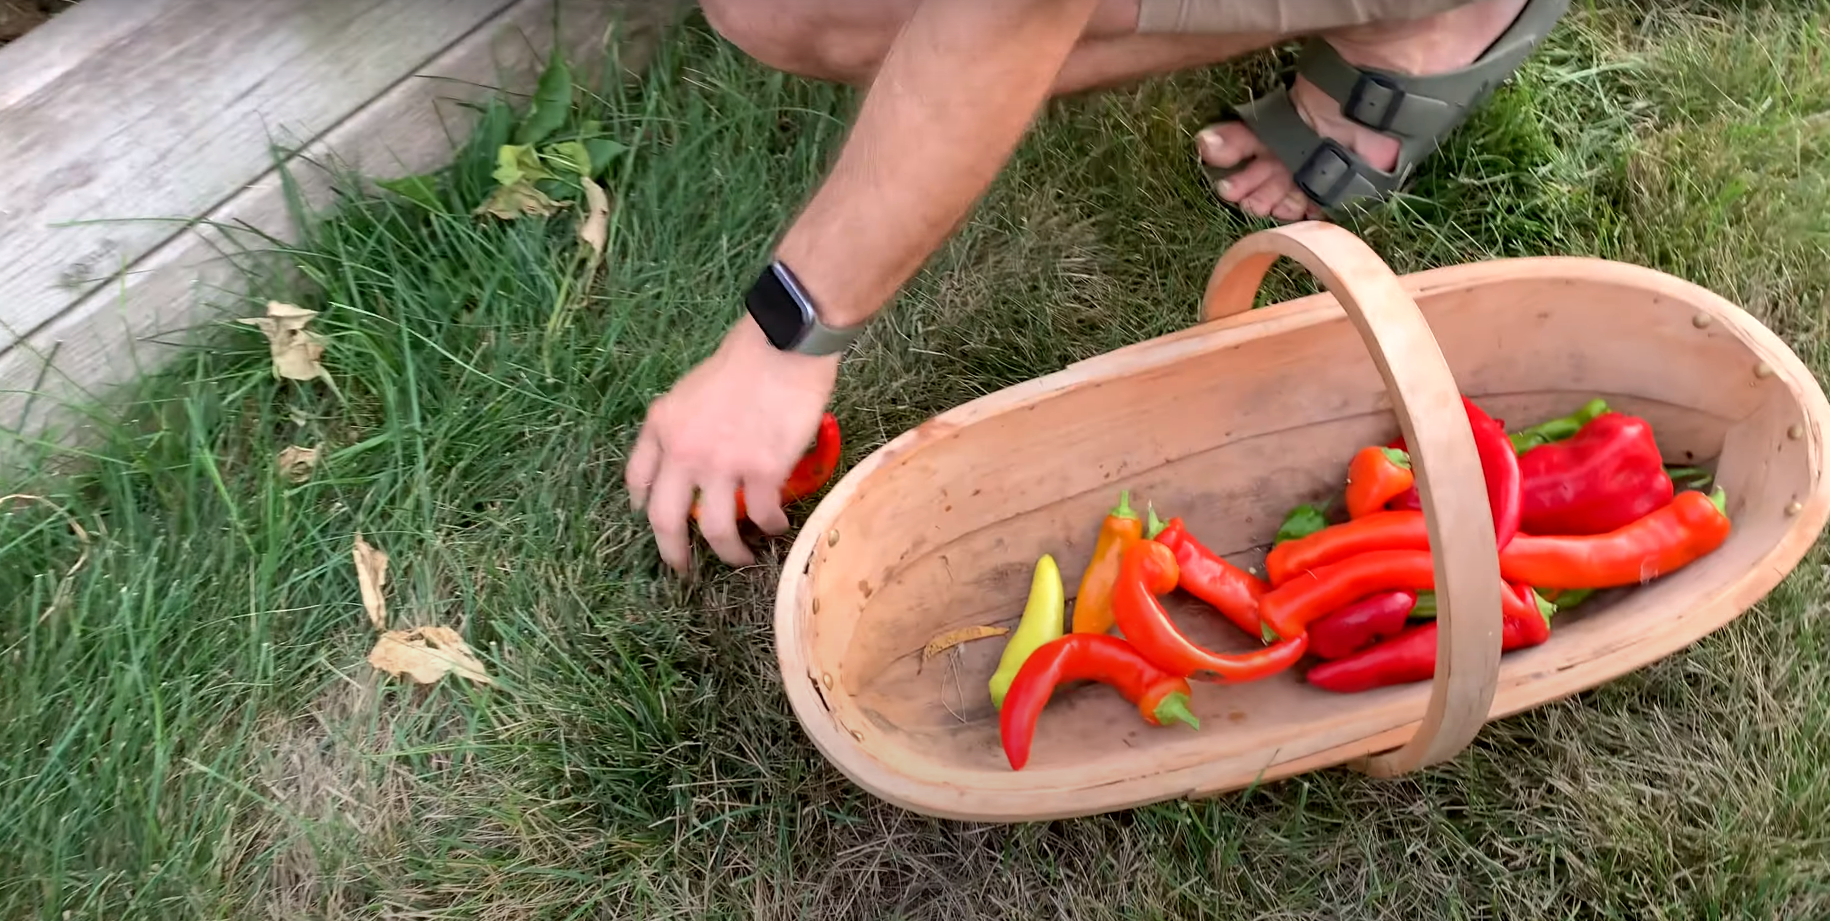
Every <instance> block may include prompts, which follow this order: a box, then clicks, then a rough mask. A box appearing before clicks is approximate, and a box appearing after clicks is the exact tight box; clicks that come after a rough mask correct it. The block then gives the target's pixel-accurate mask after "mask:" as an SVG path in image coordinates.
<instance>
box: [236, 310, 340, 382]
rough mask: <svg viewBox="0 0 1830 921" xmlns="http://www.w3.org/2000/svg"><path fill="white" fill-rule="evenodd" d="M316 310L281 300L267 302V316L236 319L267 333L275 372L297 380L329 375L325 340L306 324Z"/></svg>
mask: <svg viewBox="0 0 1830 921" xmlns="http://www.w3.org/2000/svg"><path fill="white" fill-rule="evenodd" d="M317 315H318V312H317V311H315V310H306V309H305V308H303V307H298V306H295V305H293V304H283V303H281V302H279V301H268V302H267V315H266V316H264V317H242V318H241V319H240V320H238V321H236V322H239V323H246V324H247V325H249V326H253V327H257V328H259V329H260V331H261V332H262V333H265V334H266V336H267V348H268V351H270V352H271V353H272V354H273V373H274V374H275V375H277V376H279V377H286V378H291V379H293V380H295V381H308V380H312V379H313V378H318V377H325V376H327V375H326V374H325V373H324V366H323V365H320V364H318V359H319V358H320V357H322V356H323V355H324V342H323V340H321V339H319V338H318V334H317V333H314V332H312V331H311V330H308V329H306V328H305V324H307V323H310V322H311V318H312V317H315V316H317Z"/></svg>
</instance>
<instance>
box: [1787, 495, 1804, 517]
mask: <svg viewBox="0 0 1830 921" xmlns="http://www.w3.org/2000/svg"><path fill="white" fill-rule="evenodd" d="M1804 510H1805V504H1804V503H1803V502H1800V501H1798V500H1797V499H1793V500H1792V501H1790V502H1787V503H1786V517H1788V518H1796V517H1798V514H1799V513H1800V512H1802V511H1804Z"/></svg>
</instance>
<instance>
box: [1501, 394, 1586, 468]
mask: <svg viewBox="0 0 1830 921" xmlns="http://www.w3.org/2000/svg"><path fill="white" fill-rule="evenodd" d="M1607 412H1608V401H1606V400H1603V399H1601V398H1600V397H1597V398H1595V399H1593V400H1590V401H1588V402H1587V403H1584V404H1582V408H1581V409H1578V410H1576V411H1575V412H1573V413H1570V414H1569V415H1567V416H1559V417H1557V418H1555V419H1550V420H1547V421H1544V422H1540V423H1538V424H1537V425H1534V426H1532V427H1530V428H1527V429H1523V430H1521V431H1517V432H1514V433H1512V434H1511V435H1510V436H1508V437H1509V438H1511V439H1512V450H1513V453H1515V454H1524V453H1525V452H1526V451H1529V450H1531V449H1532V448H1536V447H1538V446H1540V445H1547V444H1550V443H1551V442H1553V441H1562V440H1564V439H1565V438H1569V437H1571V436H1573V435H1575V434H1576V433H1577V432H1579V431H1581V430H1582V427H1583V426H1585V425H1587V424H1589V423H1590V422H1593V421H1594V420H1595V417H1596V416H1600V415H1603V414H1605V413H1607Z"/></svg>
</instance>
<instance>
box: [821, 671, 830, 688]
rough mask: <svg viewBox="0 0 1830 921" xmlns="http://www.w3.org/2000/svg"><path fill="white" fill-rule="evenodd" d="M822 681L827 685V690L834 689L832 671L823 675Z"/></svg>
mask: <svg viewBox="0 0 1830 921" xmlns="http://www.w3.org/2000/svg"><path fill="white" fill-rule="evenodd" d="M820 683H821V684H823V685H826V690H828V691H830V690H832V672H827V673H825V674H823V675H821V676H820Z"/></svg>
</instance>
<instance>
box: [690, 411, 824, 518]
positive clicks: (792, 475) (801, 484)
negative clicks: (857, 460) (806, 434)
mask: <svg viewBox="0 0 1830 921" xmlns="http://www.w3.org/2000/svg"><path fill="white" fill-rule="evenodd" d="M842 447H843V445H842V444H841V442H840V439H839V420H838V417H836V416H834V415H833V414H832V413H830V412H828V413H826V414H825V415H823V416H821V417H820V427H819V430H818V432H817V433H816V434H815V436H814V440H813V447H812V448H810V449H808V451H807V453H806V454H803V455H801V459H800V461H798V462H797V463H796V464H795V465H794V469H793V470H791V471H789V472H788V478H787V479H785V480H783V481H782V504H783V505H787V504H788V503H790V502H799V501H800V500H802V499H805V498H807V497H808V496H811V495H813V494H814V493H816V492H819V491H820V488H821V487H823V486H825V485H826V483H827V481H829V480H831V479H832V475H833V472H834V471H836V470H838V469H839V454H840V450H841V448H842ZM736 508H737V511H736V518H737V520H738V521H742V520H743V519H744V516H745V515H748V514H749V507H748V506H746V505H745V504H744V500H743V487H742V486H739V487H737V506H736ZM691 514H692V517H693V520H695V521H697V520H699V501H698V500H697V499H694V500H693V506H692V510H691Z"/></svg>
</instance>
